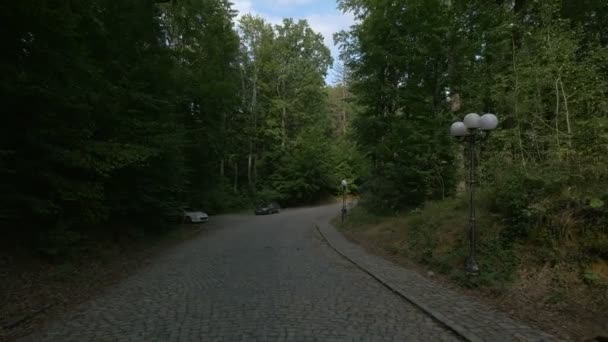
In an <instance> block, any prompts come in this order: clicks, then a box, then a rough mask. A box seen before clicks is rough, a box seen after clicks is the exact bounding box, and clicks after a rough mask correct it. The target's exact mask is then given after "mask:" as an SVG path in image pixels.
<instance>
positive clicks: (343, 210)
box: [341, 179, 348, 223]
mask: <svg viewBox="0 0 608 342" xmlns="http://www.w3.org/2000/svg"><path fill="white" fill-rule="evenodd" d="M341 185H342V223H344V219H345V217H346V188H347V187H348V182H347V181H346V179H343V180H342V182H341Z"/></svg>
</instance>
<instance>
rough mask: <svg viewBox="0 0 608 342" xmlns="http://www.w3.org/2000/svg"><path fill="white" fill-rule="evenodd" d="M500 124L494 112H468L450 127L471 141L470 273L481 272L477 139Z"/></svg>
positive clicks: (456, 133)
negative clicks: (477, 240)
mask: <svg viewBox="0 0 608 342" xmlns="http://www.w3.org/2000/svg"><path fill="white" fill-rule="evenodd" d="M496 126H498V118H497V117H496V115H494V114H490V113H488V114H484V115H482V116H479V114H476V113H470V114H467V115H466V116H465V117H464V120H463V122H460V121H459V122H454V123H453V124H452V126H451V127H450V134H451V135H452V136H453V137H456V138H459V139H462V140H464V141H466V142H468V143H469V257H468V258H467V261H466V265H465V270H466V272H467V273H469V274H473V275H476V274H479V266H478V265H477V261H476V260H475V237H476V235H475V234H476V233H475V228H476V226H475V222H476V219H475V207H474V206H473V194H474V184H475V144H476V142H477V140H480V139H483V138H486V137H487V136H488V134H489V132H490V131H491V130H493V129H495V128H496Z"/></svg>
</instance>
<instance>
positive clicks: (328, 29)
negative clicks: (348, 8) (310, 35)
mask: <svg viewBox="0 0 608 342" xmlns="http://www.w3.org/2000/svg"><path fill="white" fill-rule="evenodd" d="M304 19H306V20H308V24H309V25H310V27H311V28H312V29H313V30H314V31H315V32H318V33H321V34H322V35H323V38H324V41H325V45H327V47H328V48H329V49H330V50H331V55H332V57H333V58H334V63H335V62H337V61H338V56H339V54H340V51H339V49H338V47H337V46H336V45H334V33H336V32H339V31H341V30H348V28H349V27H350V26H351V25H353V24H354V23H355V18H354V17H353V15H352V14H351V13H344V14H313V15H309V16H308V17H306V18H304Z"/></svg>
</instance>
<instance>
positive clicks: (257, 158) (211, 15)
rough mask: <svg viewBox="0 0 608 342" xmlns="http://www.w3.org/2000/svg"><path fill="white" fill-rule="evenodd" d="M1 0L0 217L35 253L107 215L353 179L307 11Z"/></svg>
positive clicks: (297, 194) (160, 215)
mask: <svg viewBox="0 0 608 342" xmlns="http://www.w3.org/2000/svg"><path fill="white" fill-rule="evenodd" d="M0 13H1V14H0V19H2V22H3V37H4V44H3V53H2V54H1V55H0V71H2V75H3V77H2V79H1V80H0V99H1V100H2V102H3V104H4V106H3V107H4V110H3V113H4V115H3V124H2V125H1V126H0V137H1V138H0V139H1V140H0V141H1V143H0V172H1V173H2V175H1V177H0V222H1V224H2V226H3V227H14V226H16V225H19V226H23V227H25V228H26V229H23V230H22V232H23V233H26V234H25V235H27V236H29V237H30V238H31V239H30V240H28V241H44V242H45V243H44V244H43V245H48V246H47V247H48V248H46V247H45V248H46V249H45V251H46V252H49V253H56V252H57V250H58V249H57V248H60V247H62V246H59V247H57V246H54V245H53V243H51V242H52V241H55V240H57V241H58V242H60V244H63V245H70V244H73V243H75V242H76V241H78V239H80V238H81V237H82V236H84V235H86V234H87V232H89V231H95V230H97V231H100V230H104V229H107V228H103V227H121V224H123V223H127V224H128V223H134V222H137V223H138V225H141V226H144V227H148V228H152V229H154V228H155V227H161V226H164V225H165V224H164V223H166V222H170V219H171V218H173V217H174V216H175V215H179V209H180V208H181V207H183V206H192V207H197V208H202V209H204V210H208V211H209V212H211V213H218V212H221V211H225V210H230V209H235V208H240V207H244V206H250V205H251V204H252V203H253V202H255V201H257V200H280V201H283V202H284V203H286V204H300V203H305V202H308V201H313V200H316V199H318V198H320V197H321V196H323V195H326V194H331V193H332V192H334V191H335V189H336V185H337V183H338V179H340V178H341V177H351V178H352V177H353V176H352V174H338V173H339V172H347V171H348V172H350V173H352V172H353V170H352V167H346V166H345V165H343V164H344V163H348V162H349V160H350V159H352V158H350V159H349V157H348V155H349V153H354V151H351V152H349V153H347V154H346V155H345V154H344V153H338V151H337V149H338V148H340V146H344V145H343V144H335V143H332V141H334V140H338V139H339V135H338V133H337V131H335V130H332V129H331V127H330V123H329V122H330V120H331V119H330V118H331V117H333V114H332V113H330V110H331V108H330V107H329V106H328V95H327V94H328V90H327V89H326V85H325V77H326V74H327V71H328V67H329V66H330V65H331V64H332V58H331V56H330V52H329V49H328V48H327V47H326V46H325V45H324V44H323V37H322V36H321V35H320V34H318V33H316V32H314V31H313V30H312V29H311V28H310V27H309V25H308V23H307V22H306V21H304V20H299V21H296V20H292V19H285V20H284V21H283V22H282V23H281V24H279V25H275V26H273V25H270V24H269V23H267V22H265V21H264V20H263V19H261V18H258V17H252V16H249V15H245V16H243V17H241V19H240V20H238V22H237V20H236V18H235V11H233V10H232V8H231V3H230V2H229V1H227V0H202V1H201V0H196V1H195V0H183V1H182V0H180V1H173V2H153V1H149V0H125V1H110V0H93V1H89V0H87V1H84V0H78V1H55V2H48V1H36V0H25V1H10V2H5V3H3V4H2V5H0ZM339 165H341V166H339ZM13 231H14V230H13ZM56 247H57V248H56ZM64 247H65V246H64Z"/></svg>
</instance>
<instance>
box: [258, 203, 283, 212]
mask: <svg viewBox="0 0 608 342" xmlns="http://www.w3.org/2000/svg"><path fill="white" fill-rule="evenodd" d="M280 211H281V206H280V205H279V204H278V203H277V202H270V203H266V204H261V205H259V206H258V207H257V208H255V214H256V215H270V214H277V213H279V212H280Z"/></svg>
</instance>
